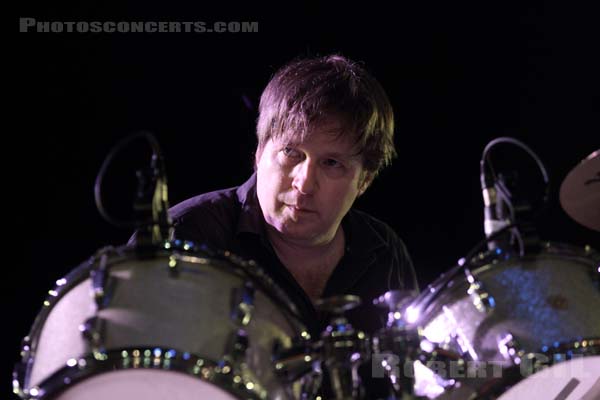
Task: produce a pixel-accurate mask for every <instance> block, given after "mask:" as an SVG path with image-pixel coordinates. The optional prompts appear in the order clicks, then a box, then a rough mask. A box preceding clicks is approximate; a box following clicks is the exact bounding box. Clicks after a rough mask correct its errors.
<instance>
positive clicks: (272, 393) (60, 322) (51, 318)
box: [13, 241, 312, 400]
mask: <svg viewBox="0 0 600 400" xmlns="http://www.w3.org/2000/svg"><path fill="white" fill-rule="evenodd" d="M309 339H310V336H309V334H308V332H307V330H306V329H305V327H304V325H303V323H302V321H301V319H300V318H299V316H298V313H297V310H296V307H295V305H294V303H293V302H292V301H291V300H290V299H289V298H288V297H287V296H286V295H285V294H284V293H283V292H282V290H281V289H280V288H279V287H278V286H277V285H275V283H274V282H273V281H271V280H270V279H269V278H268V277H267V276H266V275H265V274H264V272H263V271H262V270H261V269H260V268H259V267H258V266H257V265H256V264H255V263H253V262H246V261H244V260H241V259H239V258H236V257H235V256H233V255H231V254H228V253H225V254H222V255H216V254H213V253H209V252H208V251H206V250H204V251H202V250H200V249H198V248H196V249H194V248H193V245H192V244H190V243H183V242H181V241H174V242H167V243H165V244H164V246H160V247H159V248H152V249H150V251H145V252H144V253H143V254H140V252H139V251H138V252H136V250H134V249H133V248H128V247H121V248H117V249H113V248H110V249H104V250H101V251H99V252H98V254H97V255H95V256H94V257H92V258H91V260H90V261H89V262H85V263H83V264H82V265H80V266H79V267H78V268H76V269H75V270H74V271H73V272H72V273H70V274H69V275H68V276H66V277H65V278H63V279H60V280H58V281H57V285H56V287H55V288H54V289H53V290H50V291H49V296H48V298H47V299H46V301H45V302H44V307H43V309H42V311H41V312H40V313H39V315H38V316H37V318H36V320H35V322H34V325H33V327H32V330H31V332H30V334H29V336H27V337H26V338H25V340H24V346H23V352H22V355H23V359H22V362H21V363H20V364H18V365H17V367H16V369H15V379H14V381H13V382H14V383H13V385H14V391H15V393H17V394H19V395H20V396H21V397H22V398H28V399H38V398H39V399H42V398H43V399H56V400H70V399H77V400H106V399H111V400H117V399H132V398H143V399H149V400H154V399H166V398H168V399H171V400H175V399H190V398H198V399H218V400H220V399H227V400H230V399H265V398H269V399H299V398H301V396H302V395H303V392H304V388H306V387H308V386H306V385H309V386H310V384H311V379H312V378H311V377H310V376H309V375H308V374H306V375H303V376H300V377H294V378H293V379H292V378H286V377H285V376H282V375H281V374H277V373H276V371H275V368H274V366H273V362H272V358H273V356H274V355H275V354H274V352H275V351H285V350H286V349H291V348H292V347H294V346H302V345H303V343H305V342H306V343H308V342H307V341H308V340H309Z"/></svg>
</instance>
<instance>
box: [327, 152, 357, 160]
mask: <svg viewBox="0 0 600 400" xmlns="http://www.w3.org/2000/svg"><path fill="white" fill-rule="evenodd" d="M358 156H360V153H356V152H352V153H341V152H338V151H332V152H328V153H325V154H323V157H325V158H338V159H342V160H352V159H354V158H357V157H358Z"/></svg>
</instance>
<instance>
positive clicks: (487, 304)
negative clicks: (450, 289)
mask: <svg viewBox="0 0 600 400" xmlns="http://www.w3.org/2000/svg"><path fill="white" fill-rule="evenodd" d="M467 280H468V281H469V288H468V289H467V293H468V294H469V296H470V297H471V301H472V302H473V305H474V306H475V308H476V309H477V311H479V312H481V313H490V312H492V310H493V309H494V308H495V307H496V300H495V299H494V297H493V296H492V295H490V293H489V292H488V291H487V290H486V289H485V286H484V285H483V283H482V282H481V281H480V280H478V279H476V278H475V277H474V276H473V275H472V274H471V273H470V272H468V273H467Z"/></svg>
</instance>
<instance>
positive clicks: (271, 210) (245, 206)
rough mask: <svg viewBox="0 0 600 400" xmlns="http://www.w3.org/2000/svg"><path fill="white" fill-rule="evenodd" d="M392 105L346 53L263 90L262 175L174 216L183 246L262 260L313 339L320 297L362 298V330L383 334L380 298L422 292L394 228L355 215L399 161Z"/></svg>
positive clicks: (356, 314)
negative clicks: (374, 185)
mask: <svg viewBox="0 0 600 400" xmlns="http://www.w3.org/2000/svg"><path fill="white" fill-rule="evenodd" d="M393 131H394V121H393V112H392V107H391V105H390V102H389V100H388V98H387V96H386V94H385V92H384V90H383V88H382V87H381V86H380V84H379V83H378V82H377V81H376V80H375V79H374V78H373V77H372V76H371V75H370V74H369V73H368V72H367V71H366V70H365V69H364V68H363V67H361V66H360V65H358V64H357V63H354V62H352V61H350V60H348V59H347V58H344V57H342V56H339V55H332V56H327V57H322V58H313V59H304V60H300V61H295V62H292V63H291V64H289V65H287V66H285V67H284V68H282V69H281V70H279V71H278V72H277V73H276V74H275V75H274V76H273V78H272V79H271V81H270V82H269V84H268V85H267V87H266V88H265V90H264V92H263V94H262V97H261V100H260V108H259V118H258V123H257V137H258V146H257V149H256V155H255V173H254V174H253V175H252V176H251V177H250V179H249V180H248V181H247V182H246V183H244V184H243V185H241V186H239V187H237V188H231V189H225V190H220V191H216V192H212V193H207V194H202V195H199V196H196V197H194V198H191V199H188V200H186V201H184V202H182V203H180V204H178V205H176V206H175V207H173V208H172V209H171V216H172V218H173V222H174V234H175V237H176V238H178V239H185V240H190V241H193V242H197V243H205V244H207V245H209V246H212V247H214V248H218V249H223V250H229V251H231V252H232V253H236V254H238V255H240V256H242V257H245V258H248V259H253V260H255V261H256V262H258V264H259V265H260V266H262V267H263V268H264V269H265V270H266V271H267V273H269V274H270V275H272V276H273V278H274V279H275V281H276V282H277V283H278V284H280V285H281V287H282V288H283V289H284V290H285V291H286V292H287V293H288V294H289V295H290V296H291V297H292V298H293V299H295V300H296V301H297V302H298V306H299V309H300V310H301V312H302V314H303V315H304V317H305V318H306V323H307V325H308V326H309V327H310V328H311V330H313V333H316V332H320V329H322V328H323V327H324V324H325V323H326V322H327V321H326V320H325V319H323V318H322V317H321V316H319V315H318V314H317V313H316V312H315V309H314V303H315V301H316V300H318V299H320V298H326V297H330V296H334V295H342V294H354V295H358V296H360V297H361V298H362V300H363V306H361V307H358V308H357V309H355V310H353V311H351V312H350V313H349V318H350V322H351V323H352V324H353V325H354V326H355V327H356V328H358V329H362V330H365V331H367V332H374V331H375V330H376V329H378V328H381V327H382V326H383V324H382V318H381V317H382V314H385V313H381V312H380V311H376V310H375V309H374V308H373V306H372V304H371V302H372V300H373V298H375V297H376V296H379V295H381V294H383V293H384V292H386V291H388V290H390V289H417V283H416V278H415V274H414V269H413V266H412V263H411V261H410V258H409V256H408V254H407V251H406V249H405V246H404V244H403V243H402V241H401V240H400V239H399V238H398V236H397V235H396V234H395V233H394V232H393V230H392V229H391V228H390V227H388V226H387V225H386V224H385V223H383V222H381V221H379V220H377V219H375V218H373V217H371V216H369V215H367V214H365V213H363V212H360V211H358V210H354V209H352V205H353V203H354V201H355V200H356V198H357V197H358V196H360V195H362V194H363V193H364V192H365V190H367V188H368V187H369V185H370V184H371V182H372V181H373V179H374V178H375V177H376V175H377V174H378V173H379V171H380V170H381V169H382V168H383V167H384V166H386V165H388V164H389V163H390V162H391V160H392V158H393V157H394V156H395V154H396V152H395V150H394V143H393Z"/></svg>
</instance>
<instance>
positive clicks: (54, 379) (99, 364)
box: [14, 346, 268, 400]
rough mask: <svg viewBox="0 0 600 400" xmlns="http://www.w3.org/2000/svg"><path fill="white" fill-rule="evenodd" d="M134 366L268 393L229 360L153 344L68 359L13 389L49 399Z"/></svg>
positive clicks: (252, 393)
mask: <svg viewBox="0 0 600 400" xmlns="http://www.w3.org/2000/svg"><path fill="white" fill-rule="evenodd" d="M134 369H135V370H140V369H145V370H154V371H169V372H178V373H182V374H185V375H188V376H192V377H194V378H198V379H200V380H201V381H204V382H207V383H210V384H213V385H215V386H216V387H218V388H220V389H222V390H224V391H226V392H228V393H231V394H232V395H234V396H236V397H238V398H243V399H252V400H255V399H256V400H258V399H264V398H267V395H268V393H267V391H266V389H265V388H262V387H261V386H260V382H253V381H252V380H250V379H247V378H244V376H243V375H244V372H243V371H234V366H233V365H232V364H230V363H227V362H224V361H215V360H212V359H210V358H205V357H201V356H198V355H196V354H191V353H187V352H183V351H178V350H174V349H168V348H164V347H162V348H161V347H153V346H147V347H128V348H122V349H113V350H110V351H107V352H104V353H96V354H87V355H85V356H82V357H80V358H78V359H71V360H69V361H68V362H67V365H65V366H64V367H62V368H61V369H59V370H58V371H56V372H55V373H53V374H52V375H50V376H49V377H47V378H46V379H44V380H43V381H42V382H41V383H40V384H39V385H37V386H35V387H33V388H30V389H27V388H19V387H17V388H14V389H15V390H14V392H15V393H16V394H18V395H19V396H20V397H21V398H23V399H27V400H34V399H35V400H44V399H50V398H52V397H53V396H54V395H57V394H59V393H60V392H62V391H64V390H67V389H68V388H69V387H72V386H73V385H75V384H77V383H79V382H82V381H84V380H86V379H88V378H90V377H93V376H96V375H99V374H103V373H109V372H113V371H126V370H134Z"/></svg>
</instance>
